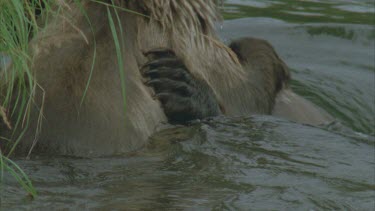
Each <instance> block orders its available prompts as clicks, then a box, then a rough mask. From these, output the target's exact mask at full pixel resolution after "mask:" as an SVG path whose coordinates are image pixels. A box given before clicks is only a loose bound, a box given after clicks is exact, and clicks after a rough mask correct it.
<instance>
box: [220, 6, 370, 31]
mask: <svg viewBox="0 0 375 211" xmlns="http://www.w3.org/2000/svg"><path fill="white" fill-rule="evenodd" d="M268 3H269V5H268V6H267V7H256V6H254V5H253V6H249V5H243V4H236V3H234V4H233V3H232V2H231V1H228V3H227V4H225V7H229V8H231V9H230V10H229V11H226V10H225V7H224V18H225V19H237V18H243V17H272V18H275V19H280V20H284V21H287V22H292V23H353V24H368V25H372V24H374V23H375V22H374V20H375V19H374V18H375V17H374V15H373V12H370V11H359V12H358V11H351V10H343V9H341V8H340V7H338V6H340V5H341V6H342V3H339V2H333V1H295V0H283V1H272V2H269V1H268ZM368 6H369V7H372V8H375V7H374V6H373V5H371V4H370V5H368Z"/></svg>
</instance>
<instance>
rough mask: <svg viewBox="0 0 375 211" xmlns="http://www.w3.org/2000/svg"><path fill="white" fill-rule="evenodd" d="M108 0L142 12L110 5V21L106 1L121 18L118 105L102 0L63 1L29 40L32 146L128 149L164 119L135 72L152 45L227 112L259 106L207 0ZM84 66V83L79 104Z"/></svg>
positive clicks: (74, 150) (89, 151) (82, 151)
mask: <svg viewBox="0 0 375 211" xmlns="http://www.w3.org/2000/svg"><path fill="white" fill-rule="evenodd" d="M58 2H60V1H58ZM103 2H104V3H109V1H103ZM116 2H117V6H124V7H126V8H127V9H129V10H133V11H136V12H138V13H142V14H144V15H146V16H148V17H145V16H142V15H137V14H134V13H132V12H124V11H121V10H119V9H118V10H117V12H118V15H119V17H118V19H119V20H120V23H118V22H117V17H116V16H115V15H114V14H115V11H114V9H113V8H110V11H111V13H112V17H113V19H114V20H115V22H116V24H120V25H121V27H117V28H116V29H117V32H118V36H119V37H120V41H121V47H122V52H123V55H122V59H123V61H124V71H125V85H126V102H127V103H126V112H125V113H124V109H123V100H122V93H121V88H120V87H121V82H120V79H119V78H120V77H119V75H120V74H119V72H118V71H119V69H120V68H119V67H118V62H117V58H116V50H115V45H114V42H113V36H112V34H111V30H110V27H109V21H108V14H107V9H108V8H107V6H105V5H103V4H101V3H95V2H91V1H82V5H83V8H84V9H85V10H86V11H87V14H84V13H82V11H81V9H80V6H77V5H75V4H74V3H73V1H65V2H64V6H63V7H62V8H63V9H62V10H60V11H61V12H60V13H59V14H55V15H53V16H51V17H50V21H49V23H48V24H47V25H46V26H45V27H44V29H43V30H42V31H41V32H40V33H39V34H38V36H37V37H35V38H34V39H33V40H32V42H31V43H30V46H31V49H32V52H33V67H32V69H33V73H34V75H35V79H36V82H37V83H38V84H39V85H40V87H42V88H43V89H44V90H45V93H44V92H42V91H41V90H38V91H37V94H36V97H35V104H36V105H37V107H38V106H39V107H40V106H41V103H42V99H43V102H44V119H43V125H42V127H43V128H42V131H41V133H40V137H39V142H38V143H37V149H38V148H39V149H40V150H42V151H48V152H51V151H57V152H58V153H59V154H70V155H79V156H100V155H112V154H118V153H124V152H128V151H131V150H135V149H138V148H140V147H142V146H143V145H144V144H145V143H147V139H148V137H149V136H150V135H151V134H152V133H154V132H155V131H156V130H158V128H159V126H160V124H161V123H162V122H165V121H166V117H165V115H164V112H163V110H162V109H161V106H160V104H159V102H158V101H157V100H154V99H153V98H152V90H150V89H149V88H148V87H146V86H145V85H144V84H143V82H142V81H143V78H142V76H141V74H140V68H141V66H142V65H143V64H145V62H146V58H145V57H144V56H143V52H145V51H148V50H151V49H153V48H160V47H164V48H170V49H172V50H173V51H174V52H175V53H176V54H177V55H178V57H179V58H181V59H182V60H183V61H184V62H185V64H186V65H187V67H188V69H189V71H191V73H192V74H193V75H194V76H195V77H197V78H201V79H203V80H205V81H207V83H208V84H209V85H210V86H211V87H212V89H213V91H214V92H215V94H216V96H217V98H218V99H219V101H220V103H221V104H222V106H223V107H224V108H225V110H226V112H227V114H228V115H243V114H250V113H255V112H258V111H259V112H262V111H263V110H262V105H261V104H260V102H262V100H259V98H262V95H261V94H260V93H259V90H258V89H259V88H257V87H256V86H255V85H254V84H251V83H249V82H248V81H247V78H248V77H249V76H248V75H246V74H248V73H245V72H244V71H243V69H242V67H241V65H240V64H239V63H238V62H237V61H236V59H234V58H233V52H231V51H230V50H229V49H228V48H226V47H223V45H222V44H221V42H220V41H219V40H218V39H217V38H216V36H215V31H214V24H215V22H216V21H218V20H220V15H219V13H218V11H217V8H216V5H215V1H214V0H127V1H122V0H117V1H116ZM87 17H88V18H89V20H90V23H89V22H88V21H87ZM120 28H121V29H123V31H122V33H121V32H120ZM122 34H123V35H124V36H121V35H122ZM95 46H96V48H95ZM95 52H96V57H94V55H95ZM93 62H94V69H93V72H92V73H91V72H90V71H91V67H92V64H93ZM90 74H92V78H91V81H90V84H89V89H88V91H87V95H86V98H85V100H84V102H83V104H82V105H81V104H80V102H81V99H82V96H83V93H84V90H85V87H86V83H87V81H88V78H89V76H90ZM259 109H260V110H259ZM38 111H39V110H38V108H35V109H34V113H32V115H31V126H32V127H31V128H30V130H29V133H28V135H26V136H25V140H24V141H22V142H21V151H22V149H23V150H27V149H29V147H30V146H31V145H32V142H33V141H34V139H33V138H31V139H30V137H33V135H32V134H33V133H34V132H35V127H33V126H36V121H37V119H38V118H37V117H38ZM27 139H30V140H27Z"/></svg>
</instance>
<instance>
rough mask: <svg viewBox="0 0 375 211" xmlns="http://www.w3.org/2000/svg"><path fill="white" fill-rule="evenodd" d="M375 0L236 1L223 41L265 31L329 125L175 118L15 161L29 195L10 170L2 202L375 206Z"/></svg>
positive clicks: (41, 206) (10, 206)
mask: <svg viewBox="0 0 375 211" xmlns="http://www.w3.org/2000/svg"><path fill="white" fill-rule="evenodd" d="M371 2H372V1H371V0H368V1H366V0H362V1H360V0H355V1H354V0H352V1H350V0H345V1H343V0H329V1H328V0H325V1H319V0H311V1H302V0H300V1H297V0H272V1H269V0H258V1H256V0H242V1H241V0H230V1H226V4H225V6H224V8H223V11H224V16H225V18H226V21H224V22H223V23H222V24H219V25H218V31H219V33H220V35H221V37H222V39H223V40H224V41H225V42H230V41H231V40H233V39H235V38H238V37H243V36H253V37H258V38H263V39H266V40H268V41H269V42H270V43H272V45H273V46H274V47H275V49H276V51H277V52H278V53H279V54H280V57H282V59H283V60H284V61H285V62H286V63H287V64H288V66H289V67H290V69H291V71H292V77H293V82H292V88H293V89H294V90H295V91H296V92H297V93H299V94H301V95H302V96H304V97H305V98H307V99H309V100H311V101H312V102H314V103H315V104H317V105H318V106H319V107H321V108H322V109H324V110H326V111H327V112H329V113H330V114H331V115H332V116H334V117H335V119H336V121H334V122H332V123H331V124H328V125H324V126H322V127H312V126H308V125H301V124H297V123H293V122H289V121H287V120H283V119H278V118H275V117H270V116H244V117H236V118H225V117H218V118H215V119H211V120H205V121H202V122H197V123H194V124H192V125H191V126H189V127H174V128H170V129H168V130H164V131H161V132H159V133H157V134H155V135H154V136H153V137H152V138H151V143H150V144H149V145H148V146H147V147H146V148H145V149H143V150H142V151H140V152H137V153H133V154H129V155H125V156H122V157H111V158H97V159H77V158H69V157H58V158H43V157H40V158H34V159H33V160H31V161H25V160H16V162H17V163H18V164H19V165H20V166H21V167H22V168H23V169H24V170H25V172H26V173H27V174H28V175H29V176H30V178H31V180H32V181H33V184H34V186H35V187H36V188H37V191H38V196H37V198H36V199H34V200H31V199H30V198H29V197H27V194H26V193H25V192H24V191H23V190H22V189H21V188H20V186H19V185H18V183H17V182H16V181H15V180H14V179H13V177H11V176H10V175H7V174H5V175H4V183H3V186H2V187H1V195H0V209H1V210H18V209H19V210H23V209H25V210H51V209H53V210H54V209H58V210H61V209H68V210H85V209H98V210H373V209H374V206H375V203H374V200H375V165H374V164H375V148H374V144H375V140H374V127H375V119H374V117H375V94H374V93H375V64H374V63H375V61H374V60H375V52H374V49H375V29H374V18H375V17H374V10H375V7H374V5H373V3H371Z"/></svg>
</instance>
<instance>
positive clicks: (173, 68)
mask: <svg viewBox="0 0 375 211" xmlns="http://www.w3.org/2000/svg"><path fill="white" fill-rule="evenodd" d="M144 55H145V56H146V57H147V58H148V60H149V61H148V62H147V63H146V64H144V65H143V66H142V68H141V73H142V75H143V77H145V78H147V79H148V80H147V82H146V83H145V84H146V85H147V86H150V87H152V88H153V89H154V91H155V98H156V99H158V100H160V102H161V104H162V106H163V109H164V112H165V114H166V116H167V117H168V119H169V121H170V122H171V123H186V122H188V121H190V120H194V119H202V118H205V117H208V116H214V115H218V114H219V113H220V109H219V106H218V103H217V102H216V99H215V97H214V95H213V92H212V90H211V89H210V88H209V87H208V85H207V84H206V83H205V82H203V81H201V80H197V79H195V78H194V77H193V76H192V75H191V74H190V72H189V71H188V69H187V68H186V66H185V65H184V63H183V62H182V61H181V60H180V59H178V58H177V57H176V55H175V53H174V52H173V51H171V50H169V49H161V48H160V49H154V50H151V51H148V52H146V53H144Z"/></svg>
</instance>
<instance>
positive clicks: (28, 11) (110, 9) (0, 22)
mask: <svg viewBox="0 0 375 211" xmlns="http://www.w3.org/2000/svg"><path fill="white" fill-rule="evenodd" d="M91 2H94V3H97V4H101V5H103V6H105V7H107V13H108V21H109V23H108V24H109V26H110V29H111V33H112V35H113V42H114V44H115V50H116V52H115V53H116V55H117V62H118V66H119V72H120V81H121V91H122V96H123V104H124V106H123V109H124V110H125V109H126V101H125V96H126V95H125V94H126V93H125V91H126V90H125V73H124V61H123V57H122V54H123V52H124V45H123V41H122V38H123V37H124V36H126V35H124V34H123V30H122V28H121V21H120V18H119V14H118V12H130V13H133V14H137V15H140V16H144V17H148V16H146V15H143V14H140V13H137V12H135V11H131V10H128V9H126V8H122V7H119V6H117V5H115V4H114V1H111V2H110V3H107V2H103V1H98V0H91ZM41 3H43V6H44V7H45V8H44V9H43V13H42V14H43V18H42V19H41V20H42V21H43V22H42V23H41V22H40V20H37V19H36V17H35V16H34V11H35V9H37V8H40V7H41ZM73 3H74V4H76V5H77V6H78V7H79V9H80V11H81V12H82V14H83V15H84V17H85V18H86V20H87V22H88V23H89V24H90V26H91V27H92V25H91V22H90V18H89V17H88V15H87V13H86V11H85V9H84V6H83V5H82V1H81V0H74V1H73ZM52 8H53V9H52ZM0 11H1V12H0V53H2V54H5V55H6V56H8V57H10V59H11V61H12V65H11V67H10V69H7V70H1V69H0V111H7V112H6V113H5V112H0V124H3V123H7V122H8V123H11V124H12V125H11V127H12V130H13V131H18V133H17V134H13V135H12V138H11V139H8V138H9V137H7V138H5V137H4V136H5V135H4V134H3V131H0V142H2V144H0V147H3V149H0V179H1V180H0V185H1V184H2V181H3V177H4V172H7V173H8V174H10V175H12V176H13V178H15V179H16V180H17V181H18V183H19V184H20V185H21V187H22V188H23V189H24V190H25V191H26V192H27V193H28V194H29V195H31V196H32V197H35V196H36V191H35V188H34V186H33V184H32V182H31V180H30V179H29V178H28V176H27V175H26V174H25V172H23V171H22V169H21V168H20V167H19V166H18V165H17V164H16V163H15V162H13V161H12V160H10V159H9V158H10V157H11V156H12V154H13V153H14V151H15V149H16V147H17V145H18V144H19V142H20V141H21V140H22V137H23V135H24V134H25V132H26V130H27V128H28V127H29V124H30V122H29V115H30V114H29V113H30V107H31V105H32V104H33V99H34V94H35V90H36V89H41V90H43V87H40V86H39V85H38V84H37V83H36V82H35V80H34V78H33V73H32V71H31V69H30V67H31V65H32V61H33V58H32V55H31V54H30V53H29V52H30V49H29V40H30V38H32V37H33V36H35V35H37V34H38V32H39V31H40V29H41V27H42V26H45V25H47V23H48V20H49V19H50V17H51V16H53V15H55V14H57V13H59V12H61V7H60V6H59V5H57V4H56V0H30V1H26V0H0ZM92 28H93V27H92ZM92 32H93V33H94V31H93V30H92ZM92 45H93V47H94V52H93V55H94V56H93V63H92V64H91V73H90V75H89V77H88V78H87V81H86V88H85V91H84V93H83V96H82V99H81V105H82V103H83V102H84V99H85V96H86V93H87V90H88V88H89V85H90V81H91V76H92V72H93V70H94V66H95V61H96V41H95V37H94V42H92ZM39 110H40V112H41V114H40V117H41V115H42V111H43V108H39ZM10 120H12V121H13V122H11V121H10ZM37 124H38V127H37V131H35V134H36V136H37V135H38V133H39V130H40V128H41V120H40V119H39V122H38V123H37ZM5 142H6V143H5ZM4 143H5V144H4ZM4 148H5V149H7V150H6V151H7V153H6V154H3V152H4V151H1V150H4ZM32 148H33V147H32ZM32 148H31V149H30V153H31V151H32ZM30 153H29V154H30ZM0 191H1V190H0Z"/></svg>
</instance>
